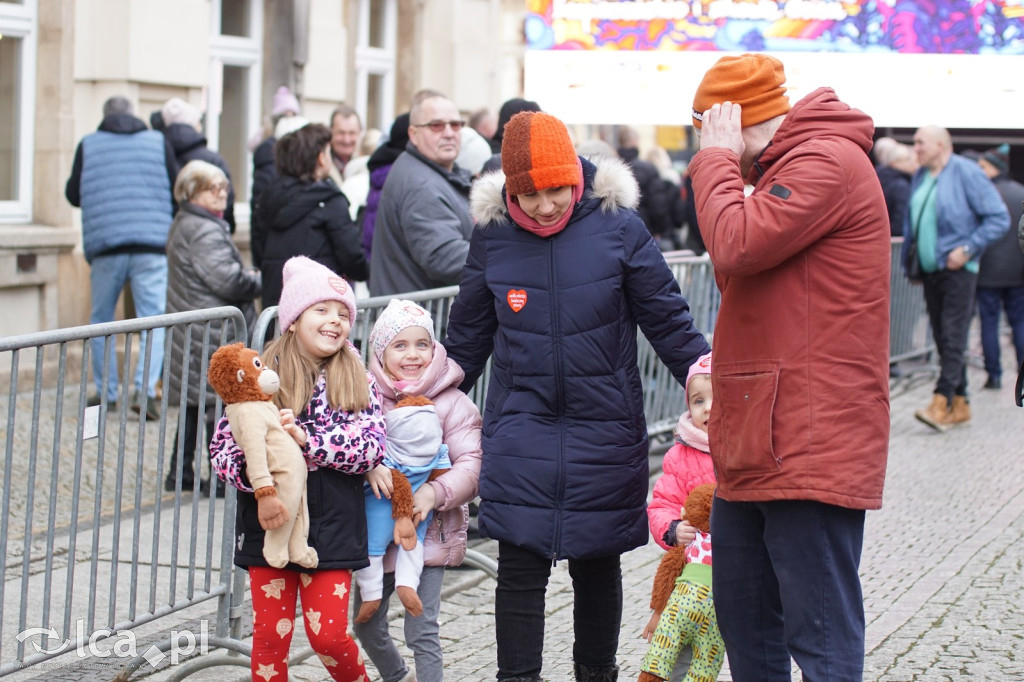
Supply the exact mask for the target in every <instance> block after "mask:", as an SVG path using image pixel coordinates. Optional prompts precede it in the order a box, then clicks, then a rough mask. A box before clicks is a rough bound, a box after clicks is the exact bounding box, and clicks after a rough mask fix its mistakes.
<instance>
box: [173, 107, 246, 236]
mask: <svg viewBox="0 0 1024 682" xmlns="http://www.w3.org/2000/svg"><path fill="white" fill-rule="evenodd" d="M163 133H164V137H166V138H167V141H168V142H169V143H170V145H171V149H173V150H174V156H175V158H176V159H177V161H178V166H179V167H181V168H184V167H185V164H187V163H188V162H189V161H195V160H197V159H198V160H199V161H206V162H207V163H212V164H213V165H214V166H216V167H217V168H220V169H221V170H222V171H224V175H226V176H227V178H228V205H227V208H225V209H224V222H226V223H227V224H228V226H229V227H230V228H231V232H234V231H235V187H234V183H233V182H232V180H231V169H230V168H228V162H227V161H225V160H224V157H223V156H221V155H220V154H218V153H217V152H215V151H213V150H212V149H210V148H209V147H207V146H206V136H205V135H203V134H202V133H201V132H199V131H198V130H196V129H195V128H193V127H192V126H190V125H188V124H185V123H172V124H171V125H169V126H166V127H165V128H164V129H163Z"/></svg>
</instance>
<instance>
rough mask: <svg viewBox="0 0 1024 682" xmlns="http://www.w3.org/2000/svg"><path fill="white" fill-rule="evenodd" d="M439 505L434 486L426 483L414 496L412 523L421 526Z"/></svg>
mask: <svg viewBox="0 0 1024 682" xmlns="http://www.w3.org/2000/svg"><path fill="white" fill-rule="evenodd" d="M436 503H437V493H436V492H434V486H432V485H430V484H429V483H424V484H423V485H421V486H420V487H419V489H418V490H417V491H416V492H414V493H413V494H412V522H413V523H415V524H419V523H420V522H421V521H423V519H425V518H427V515H428V514H430V512H432V511H433V510H434V505H435V504H436Z"/></svg>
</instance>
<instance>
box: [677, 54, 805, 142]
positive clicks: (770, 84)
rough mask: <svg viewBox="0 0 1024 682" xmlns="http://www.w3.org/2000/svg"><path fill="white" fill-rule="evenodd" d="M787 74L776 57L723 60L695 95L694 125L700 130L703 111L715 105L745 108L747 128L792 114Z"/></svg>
mask: <svg viewBox="0 0 1024 682" xmlns="http://www.w3.org/2000/svg"><path fill="white" fill-rule="evenodd" d="M785 82H786V72H785V70H784V69H783V67H782V62H780V61H779V60H778V59H776V58H775V57H770V56H768V55H766V54H744V55H740V56H738V57H722V58H721V59H719V60H718V61H717V62H715V65H714V66H712V67H711V68H710V69H708V72H707V73H706V74H704V79H703V80H702V81H701V82H700V85H699V86H698V87H697V94H695V95H694V96H693V125H694V126H696V127H697V128H698V129H699V128H700V126H701V119H702V118H703V117H704V112H705V111H707V110H708V109H710V108H711V106H712V105H713V104H721V103H722V102H725V101H729V102H733V103H735V104H739V105H740V106H741V107H742V114H741V120H740V125H741V126H743V127H744V128H746V127H748V126H752V125H757V124H758V123H763V122H764V121H767V120H768V119H771V118H775V117H776V116H779V115H782V114H786V113H789V98H788V97H786V88H784V87H782V84H783V83H785Z"/></svg>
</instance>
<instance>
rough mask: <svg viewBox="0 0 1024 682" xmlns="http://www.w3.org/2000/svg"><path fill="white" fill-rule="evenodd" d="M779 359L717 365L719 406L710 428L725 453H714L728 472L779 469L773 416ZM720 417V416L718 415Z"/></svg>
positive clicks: (717, 400) (716, 401)
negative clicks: (773, 430) (773, 444)
mask: <svg viewBox="0 0 1024 682" xmlns="http://www.w3.org/2000/svg"><path fill="white" fill-rule="evenodd" d="M780 365H781V362H780V361H778V360H751V361H742V362H728V363H721V364H718V365H717V366H716V367H715V374H717V375H718V377H717V378H718V383H717V385H716V386H715V392H716V394H717V395H715V397H714V401H715V403H716V405H715V407H718V406H719V405H720V406H721V408H720V409H718V410H714V409H712V420H711V424H710V429H711V432H712V434H713V433H714V430H715V429H717V430H718V438H717V439H716V440H717V441H718V442H719V443H721V448H722V452H715V453H713V454H714V456H715V459H717V460H718V461H719V462H721V463H722V468H723V469H724V470H725V471H727V472H744V471H777V470H778V469H779V461H778V459H777V458H776V457H775V448H774V447H773V446H772V416H773V414H774V411H775V397H776V395H777V393H778V388H779V368H780ZM716 417H717V418H716Z"/></svg>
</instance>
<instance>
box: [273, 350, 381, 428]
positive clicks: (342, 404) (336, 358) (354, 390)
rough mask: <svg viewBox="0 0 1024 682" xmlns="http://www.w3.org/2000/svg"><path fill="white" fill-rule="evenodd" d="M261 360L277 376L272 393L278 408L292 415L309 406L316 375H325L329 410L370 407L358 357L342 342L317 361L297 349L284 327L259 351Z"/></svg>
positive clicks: (363, 374) (368, 395)
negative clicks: (275, 389)
mask: <svg viewBox="0 0 1024 682" xmlns="http://www.w3.org/2000/svg"><path fill="white" fill-rule="evenodd" d="M263 360H264V362H266V363H267V365H268V366H270V367H271V368H272V369H273V370H274V371H276V372H277V374H278V376H279V377H280V378H281V389H280V390H279V391H278V392H277V393H276V394H275V395H274V404H275V405H277V406H278V408H285V407H287V408H290V409H291V410H292V411H293V412H295V414H296V415H299V414H302V411H303V410H305V409H306V406H307V405H309V401H310V400H311V399H312V397H313V389H315V388H316V382H317V378H318V377H319V375H320V372H323V373H324V375H325V378H326V388H327V391H326V394H327V402H328V403H329V404H330V406H331V409H334V410H344V411H346V412H358V411H359V410H364V409H366V408H367V407H369V406H370V383H369V381H368V380H367V377H366V368H365V367H364V366H363V362H362V360H361V359H360V358H359V356H358V355H356V354H355V352H354V351H353V350H352V349H351V348H350V347H349V345H348V343H346V344H345V345H344V346H343V347H342V349H341V350H340V351H338V352H337V353H335V354H334V355H332V356H331V357H329V358H326V359H324V360H323V361H321V362H320V363H315V362H313V361H312V360H309V359H307V358H306V357H305V356H304V355H303V354H302V353H301V352H299V346H298V341H297V340H296V339H295V333H294V332H291V331H288V330H285V331H284V332H283V333H282V334H281V336H279V337H278V338H276V339H274V340H273V341H272V342H271V343H270V345H269V346H267V348H266V350H264V351H263Z"/></svg>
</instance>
